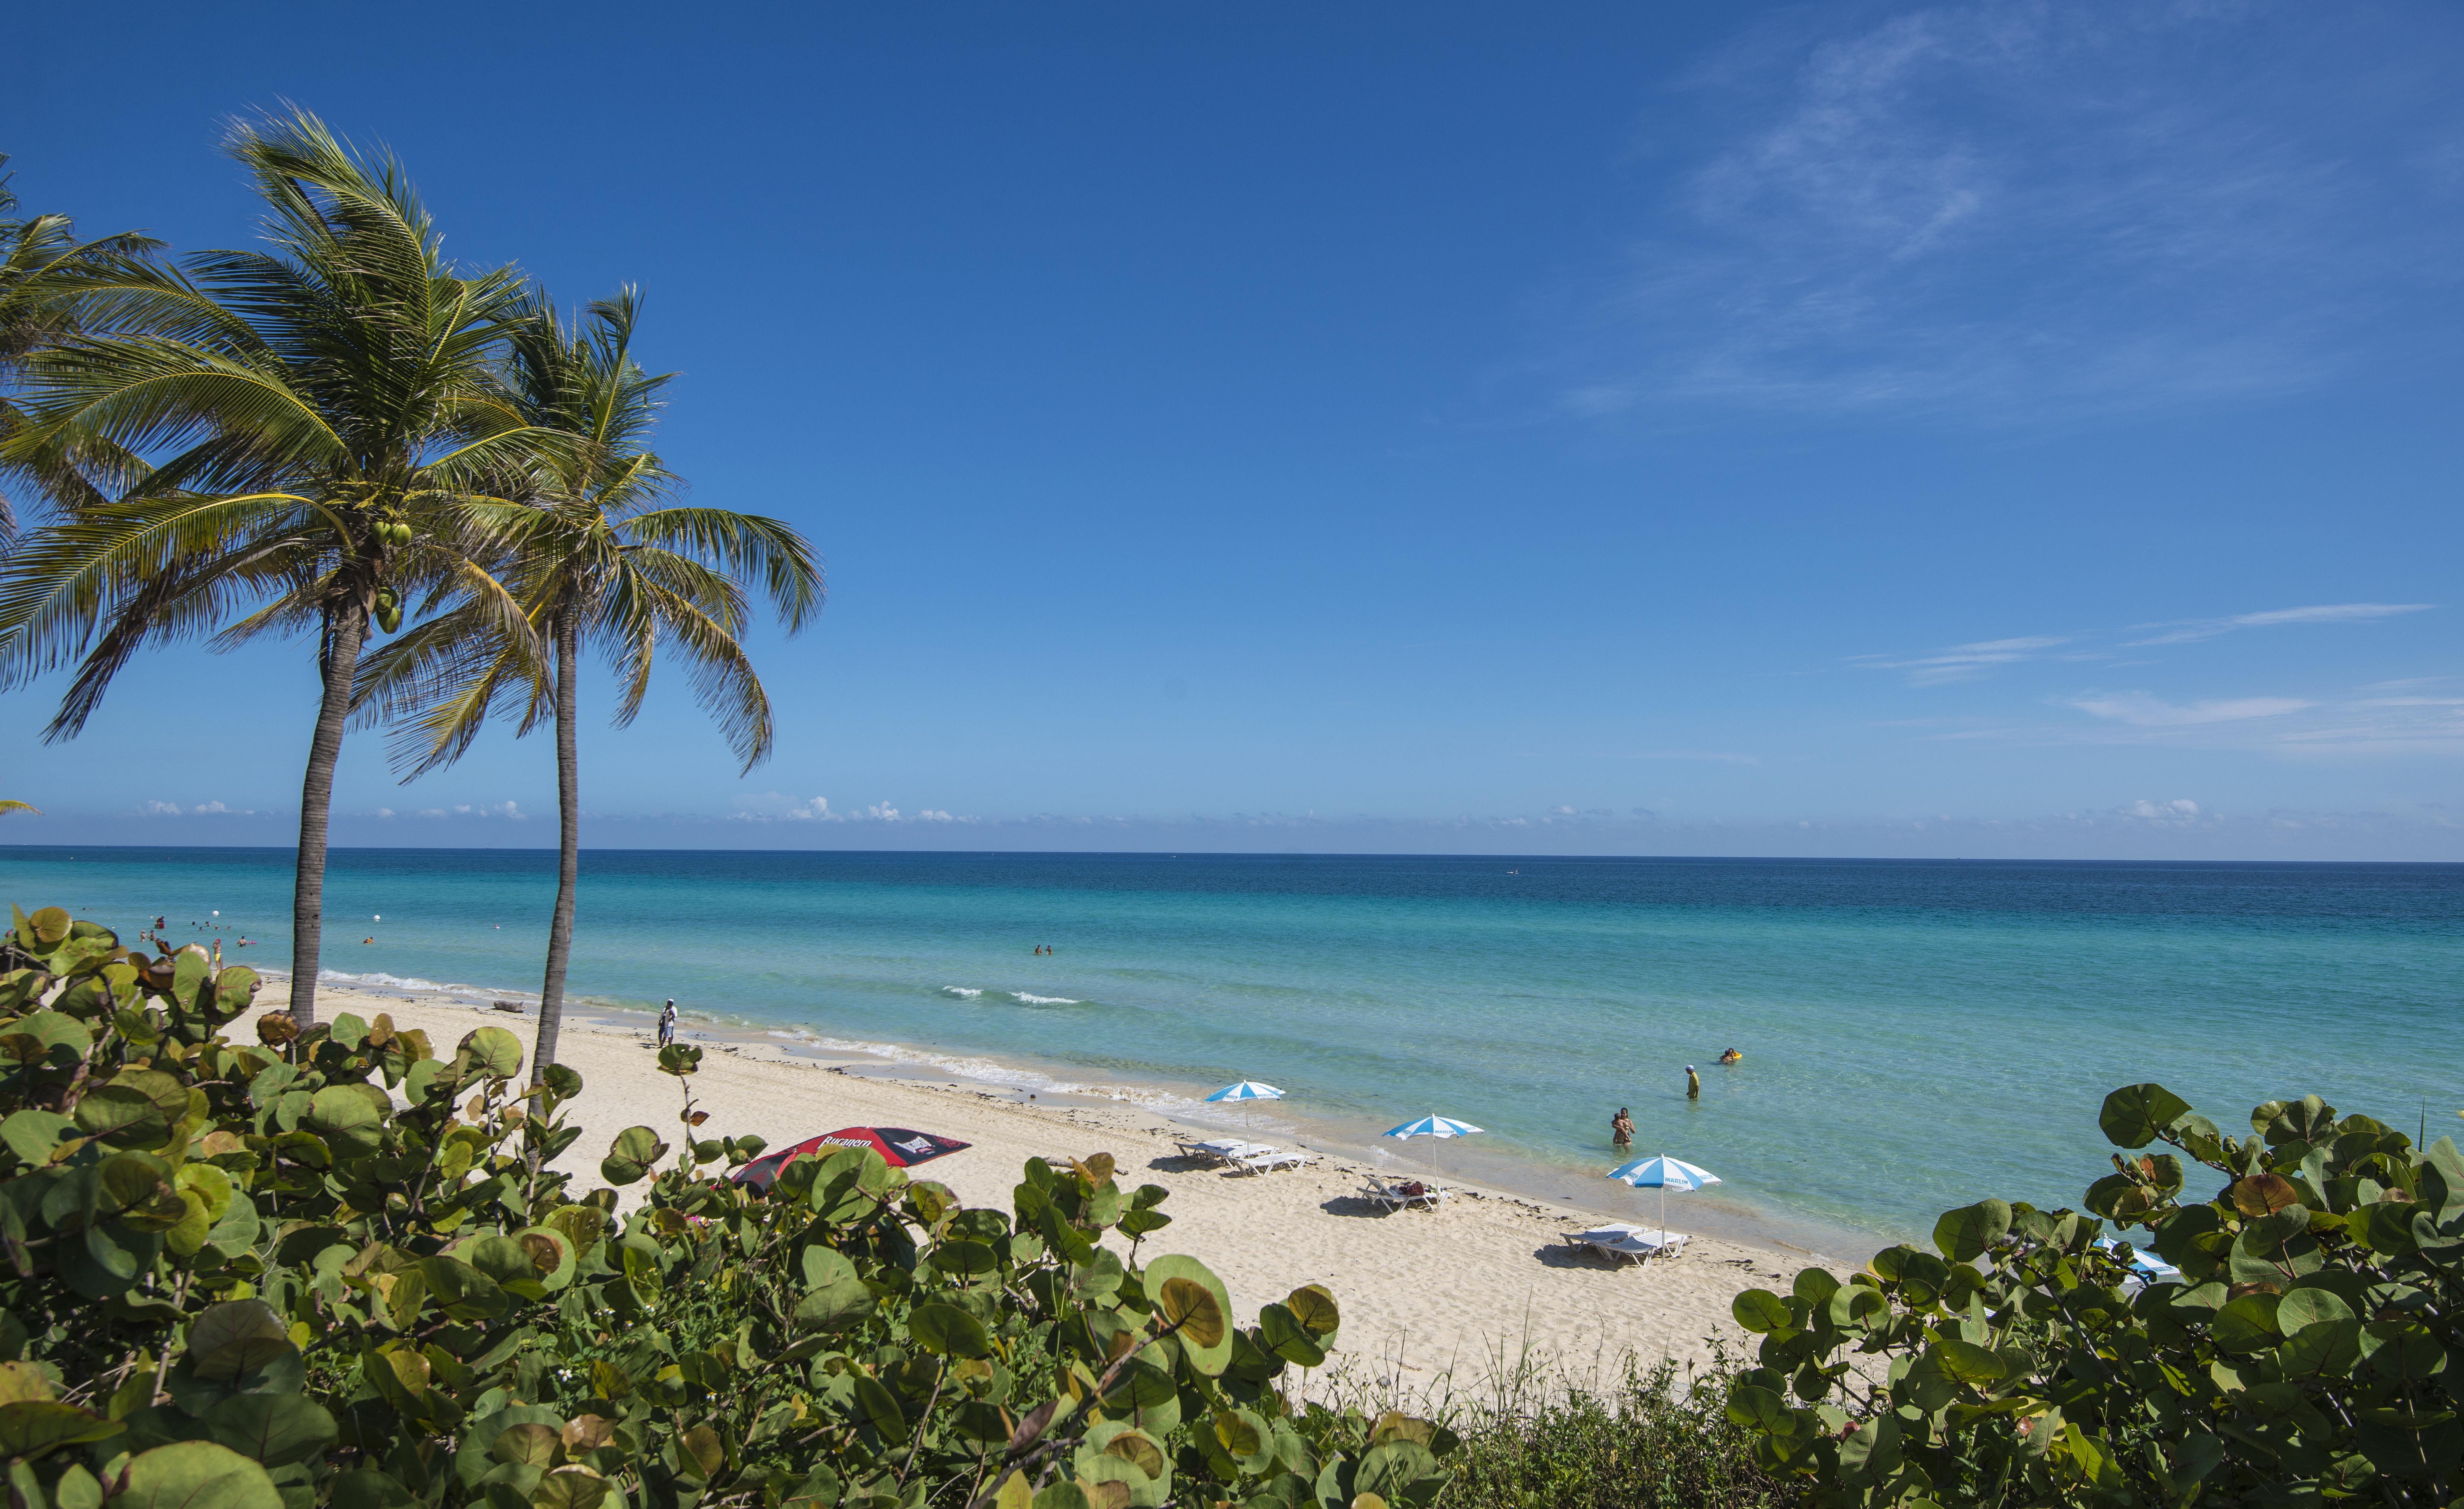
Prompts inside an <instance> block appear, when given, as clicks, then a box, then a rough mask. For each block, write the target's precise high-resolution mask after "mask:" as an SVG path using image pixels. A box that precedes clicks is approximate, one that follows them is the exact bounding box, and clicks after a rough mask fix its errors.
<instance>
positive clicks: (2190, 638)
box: [2128, 602, 2438, 648]
mask: <svg viewBox="0 0 2464 1509" xmlns="http://www.w3.org/2000/svg"><path fill="white" fill-rule="evenodd" d="M2437 605H2438V604H2436V603H2434V602H2321V603H2318V604H2316V605H2314V606H2311V607H2306V608H2271V609H2270V610H2268V611H2267V612H2265V613H2236V614H2234V615H2233V617H2231V618H2222V619H2176V620H2174V621H2172V622H2170V623H2138V624H2134V625H2132V628H2133V629H2134V631H2135V630H2138V629H2164V630H2166V632H2165V633H2162V634H2159V635H2157V636H2156V637H2155V638H2153V639H2134V640H2131V641H2129V642H2128V643H2129V645H2130V646H2131V647H2133V648H2136V647H2137V646H2139V645H2188V644H2191V643H2193V642H2195V641H2198V640H2203V639H2214V638H2216V637H2217V636H2219V635H2223V634H2230V633H2232V632H2233V631H2234V630H2235V629H2250V628H2273V627H2275V626H2277V624H2281V623H2355V622H2358V621H2363V620H2367V619H2391V618H2394V617H2396V616H2397V615H2398V614H2402V613H2427V612H2429V611H2430V610H2431V608H2434V607H2436V606H2437Z"/></svg>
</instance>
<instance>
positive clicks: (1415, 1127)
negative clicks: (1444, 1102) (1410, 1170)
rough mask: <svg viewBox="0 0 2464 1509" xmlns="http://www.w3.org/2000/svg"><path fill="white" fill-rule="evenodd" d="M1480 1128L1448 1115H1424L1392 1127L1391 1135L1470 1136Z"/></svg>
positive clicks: (1404, 1136) (1389, 1132) (1408, 1136)
mask: <svg viewBox="0 0 2464 1509" xmlns="http://www.w3.org/2000/svg"><path fill="white" fill-rule="evenodd" d="M1478 1130H1480V1128H1479V1127H1477V1126H1473V1125H1472V1124H1471V1123H1469V1122H1459V1121H1456V1120H1454V1119H1453V1118H1451V1117H1446V1116H1423V1117H1421V1118H1420V1119H1419V1121H1416V1122H1405V1123H1404V1124H1403V1125H1402V1126H1396V1127H1390V1128H1389V1129H1388V1130H1387V1133H1386V1135H1387V1136H1389V1137H1403V1138H1411V1137H1468V1136H1470V1135H1471V1134H1472V1133H1474V1132H1476V1131H1478Z"/></svg>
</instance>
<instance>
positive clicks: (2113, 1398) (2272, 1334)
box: [1728, 1084, 2464, 1509]
mask: <svg viewBox="0 0 2464 1509" xmlns="http://www.w3.org/2000/svg"><path fill="white" fill-rule="evenodd" d="M2101 1126H2102V1129H2103V1131H2104V1133H2105V1136H2106V1137H2107V1139H2108V1140H2110V1141H2111V1142H2112V1143H2113V1144H2114V1145H2115V1146H2117V1147H2119V1148H2123V1149H2125V1153H2126V1154H2127V1155H2125V1153H2117V1154H2115V1155H2113V1164H2114V1170H2115V1171H2114V1172H2113V1173H2111V1174H2109V1175H2107V1176H2105V1177H2104V1178H2101V1179H2099V1180H2098V1181H2097V1182H2096V1183H2095V1185H2093V1186H2092V1187H2091V1188H2090V1189H2089V1190H2088V1191H2087V1193H2086V1196H2085V1199H2084V1200H2083V1202H2082V1203H2083V1204H2084V1206H2085V1207H2086V1210H2085V1212H2084V1213H2081V1212H2075V1211H2068V1210H2061V1211H2052V1212H2047V1211H2039V1210H2035V1209H2034V1208H2032V1207H2030V1206H2027V1205H2024V1204H2006V1203H2004V1202H2003V1201H2000V1200H1986V1201H1982V1202H1980V1203H1978V1204H1975V1205H1971V1206H1968V1207H1966V1208H1965V1209H1962V1210H1956V1211H1952V1212H1949V1213H1948V1214H1945V1215H1944V1216H1943V1217H1942V1220H1941V1222H1940V1223H1939V1224H1938V1225H1937V1226H1936V1227H1935V1229H1934V1235H1933V1242H1934V1247H1935V1251H1934V1252H1926V1251H1924V1250H1921V1249H1919V1248H1917V1247H1913V1246H1906V1245H1903V1246H1899V1247H1894V1248H1891V1249H1889V1250H1887V1251H1885V1252H1882V1253H1880V1254H1877V1255H1876V1256H1875V1258H1874V1260H1873V1262H1872V1264H1871V1266H1870V1267H1869V1268H1868V1269H1867V1271H1865V1272H1862V1273H1859V1274H1855V1275H1853V1276H1851V1277H1850V1279H1849V1280H1848V1281H1847V1282H1846V1283H1845V1284H1842V1283H1840V1282H1838V1281H1837V1279H1834V1278H1833V1277H1832V1276H1831V1275H1830V1274H1828V1273H1825V1272H1823V1271H1821V1270H1819V1269H1808V1270H1806V1271H1805V1272H1803V1273H1800V1274H1799V1275H1797V1278H1796V1282H1795V1286H1794V1291H1793V1293H1791V1294H1788V1295H1784V1296H1783V1295H1778V1294H1773V1293H1771V1292H1770V1291H1768V1290H1760V1289H1757V1290H1750V1291H1749V1292H1747V1293H1745V1294H1743V1295H1740V1296H1739V1297H1738V1299H1737V1301H1736V1304H1735V1311H1736V1317H1737V1320H1738V1322H1739V1323H1742V1324H1743V1325H1745V1326H1746V1327H1747V1329H1749V1330H1750V1331H1754V1332H1758V1333H1760V1334H1761V1336H1762V1343H1761V1356H1760V1362H1761V1367H1759V1368H1757V1369H1754V1370H1752V1371H1749V1372H1748V1373H1746V1374H1744V1375H1742V1376H1741V1378H1740V1379H1739V1381H1738V1383H1737V1385H1736V1387H1735V1388H1734V1389H1732V1390H1731V1393H1730V1396H1729V1404H1728V1409H1729V1414H1730V1417H1731V1418H1732V1419H1734V1420H1735V1421H1737V1423H1738V1424H1740V1425H1742V1426H1745V1427H1747V1428H1748V1429H1749V1430H1750V1431H1752V1432H1754V1433H1755V1435H1756V1437H1757V1439H1756V1444H1755V1451H1756V1453H1757V1454H1758V1456H1759V1458H1760V1460H1761V1461H1762V1462H1763V1463H1764V1465H1766V1466H1767V1467H1768V1468H1770V1469H1771V1470H1772V1471H1775V1472H1785V1473H1790V1474H1793V1475H1795V1476H1797V1477H1798V1478H1799V1479H1800V1480H1804V1481H1808V1482H1810V1483H1811V1484H1812V1485H1814V1486H1815V1501H1816V1502H1819V1503H1824V1504H1839V1505H1852V1504H1853V1505H1868V1506H1872V1505H1885V1504H1897V1505H1922V1504H1927V1503H1936V1502H1941V1503H1969V1502H1975V1503H1995V1504H2004V1503H2007V1504H2013V1505H2018V1504H2109V1505H2186V1504H2190V1503H2194V1502H2196V1503H2208V1504H2286V1505H2294V1504H2321V1503H2326V1502H2330V1501H2335V1500H2343V1499H2351V1500H2353V1501H2355V1502H2357V1503H2369V1504H2386V1505H2390V1506H2400V1509H2410V1506H2415V1505H2448V1504H2453V1503H2456V1502H2459V1501H2464V1499H2459V1493H2464V1477H2460V1476H2459V1468H2458V1464H2459V1462H2464V1425H2459V1423H2458V1420H2457V1411H2458V1406H2459V1403H2464V1335H2459V1333H2458V1330H2457V1326H2456V1320H2455V1318H2456V1315H2457V1313H2458V1303H2457V1301H2458V1300H2459V1299H2464V1158H2459V1156H2458V1155H2457V1152H2456V1148H2455V1145H2454V1144H2453V1141H2451V1140H2449V1139H2446V1138H2441V1139H2440V1140H2439V1141H2438V1143H2437V1145H2436V1146H2434V1147H2432V1148H2429V1149H2427V1150H2424V1149H2422V1148H2418V1147H2416V1146H2415V1145H2414V1142H2413V1139H2411V1138H2409V1137H2407V1136H2406V1135H2405V1134H2403V1133H2402V1132H2400V1131H2397V1130H2395V1129H2394V1128H2392V1127H2390V1126H2385V1125H2382V1124H2381V1123H2379V1122H2376V1121H2373V1120H2371V1119H2370V1118H2369V1117H2366V1116H2359V1115H2353V1116H2345V1117H2343V1118H2341V1119H2340V1118H2339V1117H2338V1116H2337V1115H2336V1112H2335V1110H2334V1108H2333V1107H2331V1106H2329V1105H2327V1104H2324V1103H2323V1102H2321V1100H2320V1099H2319V1098H2318V1097H2317V1096H2310V1097H2307V1098H2305V1099H2303V1100H2299V1101H2291V1102H2287V1101H2270V1102H2268V1103H2267V1104H2263V1105H2260V1106H2259V1107H2258V1108H2257V1109H2255V1110H2254V1111H2252V1112H2251V1115H2250V1126H2251V1129H2252V1132H2253V1135H2251V1136H2249V1137H2246V1138H2235V1137H2231V1136H2227V1135H2226V1134H2224V1133H2223V1132H2222V1131H2220V1130H2219V1129H2218V1128H2217V1126H2216V1125H2215V1124H2214V1123H2213V1122H2211V1121H2210V1120H2208V1119H2207V1118H2206V1117H2204V1116H2201V1115H2198V1114H2197V1113H2195V1112H2193V1111H2192V1110H2191V1109H2190V1107H2189V1105H2188V1104H2184V1103H2183V1102H2182V1101H2181V1100H2180V1099H2179V1098H2178V1097H2176V1096H2174V1095H2172V1094H2171V1093H2169V1092H2168V1091H2167V1090H2166V1089H2165V1088H2164V1086H2162V1085H2158V1084H2134V1085H2129V1086H2126V1087H2124V1088H2123V1089H2119V1090H2116V1091H2114V1092H2113V1094H2112V1095H2110V1096H2108V1097H2106V1099H2105V1102H2104V1108H2103V1114H2102V1117H2101ZM2159 1143H2161V1144H2162V1145H2164V1147H2165V1148H2168V1149H2170V1150H2168V1151H2143V1150H2142V1149H2146V1148H2150V1146H2151V1145H2154V1144H2159ZM2190 1165H2197V1166H2200V1167H2202V1168H2204V1169H2206V1170H2211V1171H2212V1173H2213V1174H2215V1175H2217V1176H2220V1183H2221V1189H2220V1190H2219V1192H2217V1193H2216V1195H2215V1196H2214V1197H2213V1198H2212V1199H2206V1200H2200V1199H2196V1198H2186V1197H2185V1195H2184V1189H2185V1182H2186V1174H2187V1173H2188V1171H2189V1166H2190ZM2201 1177H2202V1182H2203V1183H2204V1182H2205V1177H2204V1176H2201ZM2106 1222H2111V1223H2112V1225H2113V1226H2114V1227H2115V1228H2116V1229H2117V1231H2119V1232H2123V1233H2128V1232H2131V1231H2133V1230H2134V1229H2136V1230H2138V1231H2139V1232H2142V1233H2144V1236H2132V1237H2131V1238H2130V1240H2129V1241H2128V1242H2118V1241H2112V1240H2109V1239H2102V1234H2103V1229H2104V1226H2105V1223H2106ZM2141 1248H2144V1249H2145V1250H2147V1251H2149V1252H2152V1253H2153V1254H2154V1255H2155V1256H2156V1257H2157V1258H2161V1259H2162V1260H2163V1261H2164V1262H2165V1263H2168V1264H2171V1265H2173V1266H2174V1267H2176V1268H2178V1269H2179V1270H2180V1274H2181V1277H2180V1279H2178V1280H2175V1279H2170V1278H2169V1277H2167V1278H2162V1279H2147V1278H2145V1277H2144V1276H2141V1277H2134V1275H2133V1273H2132V1263H2133V1260H2134V1258H2136V1256H2137V1251H2138V1249H2141ZM1791 1396H1793V1401H1794V1402H1791Z"/></svg>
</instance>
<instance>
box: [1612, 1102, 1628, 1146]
mask: <svg viewBox="0 0 2464 1509" xmlns="http://www.w3.org/2000/svg"><path fill="white" fill-rule="evenodd" d="M1609 1137H1610V1140H1611V1141H1613V1142H1615V1143H1616V1144H1617V1146H1618V1147H1620V1148H1631V1147H1633V1146H1634V1119H1633V1118H1632V1117H1630V1116H1628V1115H1627V1114H1626V1113H1625V1107H1624V1106H1622V1105H1620V1106H1618V1107H1617V1114H1616V1115H1615V1116H1612V1117H1610V1118H1609Z"/></svg>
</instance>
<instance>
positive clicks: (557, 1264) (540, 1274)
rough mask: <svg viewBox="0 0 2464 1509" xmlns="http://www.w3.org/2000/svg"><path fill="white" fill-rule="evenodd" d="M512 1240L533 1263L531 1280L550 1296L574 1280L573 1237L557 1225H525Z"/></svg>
mask: <svg viewBox="0 0 2464 1509" xmlns="http://www.w3.org/2000/svg"><path fill="white" fill-rule="evenodd" d="M513 1240H514V1241H515V1243H516V1244H517V1245H518V1246H519V1247H520V1248H521V1249H522V1251H523V1252H524V1253H525V1254H527V1255H528V1256H529V1258H530V1260H531V1271H530V1274H529V1277H530V1278H531V1279H532V1280H533V1281H535V1282H536V1283H538V1284H539V1287H540V1288H541V1289H542V1290H544V1291H546V1292H547V1293H549V1294H554V1293H555V1292H556V1291H557V1290H559V1289H561V1288H563V1287H564V1286H565V1285H566V1284H568V1283H571V1282H572V1281H573V1270H574V1263H575V1255H574V1246H573V1238H572V1237H571V1236H568V1235H566V1234H565V1232H563V1231H562V1230H561V1229H560V1228H558V1227H555V1226H526V1227H524V1228H523V1229H521V1230H520V1231H518V1232H516V1233H514V1236H513Z"/></svg>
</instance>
